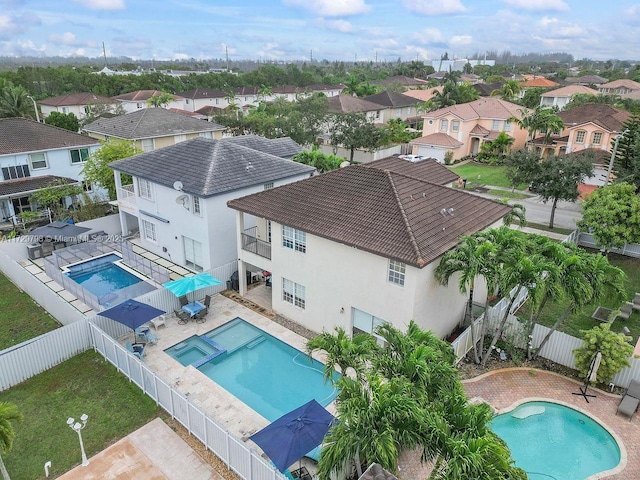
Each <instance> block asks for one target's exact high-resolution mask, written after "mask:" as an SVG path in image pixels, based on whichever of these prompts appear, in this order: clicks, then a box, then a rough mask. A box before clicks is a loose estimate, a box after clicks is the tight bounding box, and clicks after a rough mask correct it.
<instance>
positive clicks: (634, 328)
mask: <svg viewBox="0 0 640 480" xmlns="http://www.w3.org/2000/svg"><path fill="white" fill-rule="evenodd" d="M609 262H610V263H611V264H612V265H615V266H616V267H619V268H621V269H622V270H624V272H625V273H626V274H627V280H626V282H625V290H626V292H627V297H626V298H627V301H631V299H632V298H633V296H634V295H635V292H640V259H638V258H633V257H626V256H623V255H617V254H615V253H610V254H609ZM600 305H601V306H603V307H608V308H612V309H618V308H620V306H621V305H622V302H615V301H614V300H612V299H611V298H602V299H601V300H599V301H597V302H594V303H592V304H589V305H587V306H586V307H584V308H583V309H582V310H581V311H580V312H577V313H574V314H572V315H570V316H569V318H568V319H567V320H566V321H565V323H564V325H561V326H560V328H559V331H561V332H564V333H567V334H569V335H573V336H574V337H578V338H582V333H581V330H589V329H591V328H593V327H595V326H596V325H598V324H599V323H601V322H599V321H598V320H595V319H593V318H591V315H592V314H593V312H594V311H595V310H596V308H597V307H598V306H600ZM564 308H565V305H564V304H558V303H554V304H547V305H546V306H545V310H544V311H543V313H542V316H541V317H540V323H541V324H542V325H545V326H547V327H550V326H552V325H553V324H554V323H555V321H556V319H557V318H558V317H559V316H560V314H561V313H562V311H563V310H564ZM517 315H518V316H519V317H520V318H521V319H528V318H529V303H528V302H527V303H525V305H524V306H523V307H522V308H521V309H520V310H519V311H518V314H517ZM625 326H626V327H627V328H628V329H629V330H631V336H633V344H634V345H635V342H636V341H637V339H638V336H640V312H638V311H634V313H632V314H631V317H629V320H622V319H617V320H616V321H615V322H613V325H612V326H611V330H612V331H614V332H620V331H622V327H625Z"/></svg>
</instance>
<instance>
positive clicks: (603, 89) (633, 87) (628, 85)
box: [598, 78, 640, 95]
mask: <svg viewBox="0 0 640 480" xmlns="http://www.w3.org/2000/svg"><path fill="white" fill-rule="evenodd" d="M598 91H599V92H600V93H603V94H605V95H627V94H629V93H632V92H637V91H640V83H638V82H634V81H633V80H630V79H628V78H621V79H620V80H614V81H612V82H607V83H603V84H602V85H599V86H598Z"/></svg>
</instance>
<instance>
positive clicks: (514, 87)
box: [491, 80, 522, 102]
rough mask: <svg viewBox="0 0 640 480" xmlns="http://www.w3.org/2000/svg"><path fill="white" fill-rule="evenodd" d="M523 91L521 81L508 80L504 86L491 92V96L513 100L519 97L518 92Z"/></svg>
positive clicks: (508, 100)
mask: <svg viewBox="0 0 640 480" xmlns="http://www.w3.org/2000/svg"><path fill="white" fill-rule="evenodd" d="M521 91H522V86H521V85H520V82H518V81H516V80H507V81H506V82H505V83H504V85H502V87H500V88H498V89H496V90H494V91H493V92H491V96H492V97H495V96H499V97H500V98H501V99H502V100H506V101H507V102H512V101H513V100H515V99H516V98H517V97H518V94H519V93H520V92H521Z"/></svg>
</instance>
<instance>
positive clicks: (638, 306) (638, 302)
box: [631, 293, 640, 310]
mask: <svg viewBox="0 0 640 480" xmlns="http://www.w3.org/2000/svg"><path fill="white" fill-rule="evenodd" d="M631 303H632V304H633V309H634V310H640V293H636V294H635V295H634V297H633V300H631Z"/></svg>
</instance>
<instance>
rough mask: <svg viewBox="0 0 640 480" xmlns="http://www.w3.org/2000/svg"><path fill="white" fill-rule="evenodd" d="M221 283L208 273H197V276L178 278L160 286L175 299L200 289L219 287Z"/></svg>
mask: <svg viewBox="0 0 640 480" xmlns="http://www.w3.org/2000/svg"><path fill="white" fill-rule="evenodd" d="M221 283H222V282H221V281H220V280H218V279H217V278H215V277H213V276H212V275H211V274H209V273H206V272H204V273H198V274H197V275H191V276H189V277H184V278H179V279H178V280H174V281H172V282H167V283H164V284H162V286H163V287H164V288H166V289H167V290H169V291H170V292H171V293H173V294H174V295H175V296H176V297H181V296H182V295H187V294H188V293H191V292H195V291H196V290H200V289H201V288H206V287H214V286H216V285H220V284H221Z"/></svg>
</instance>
